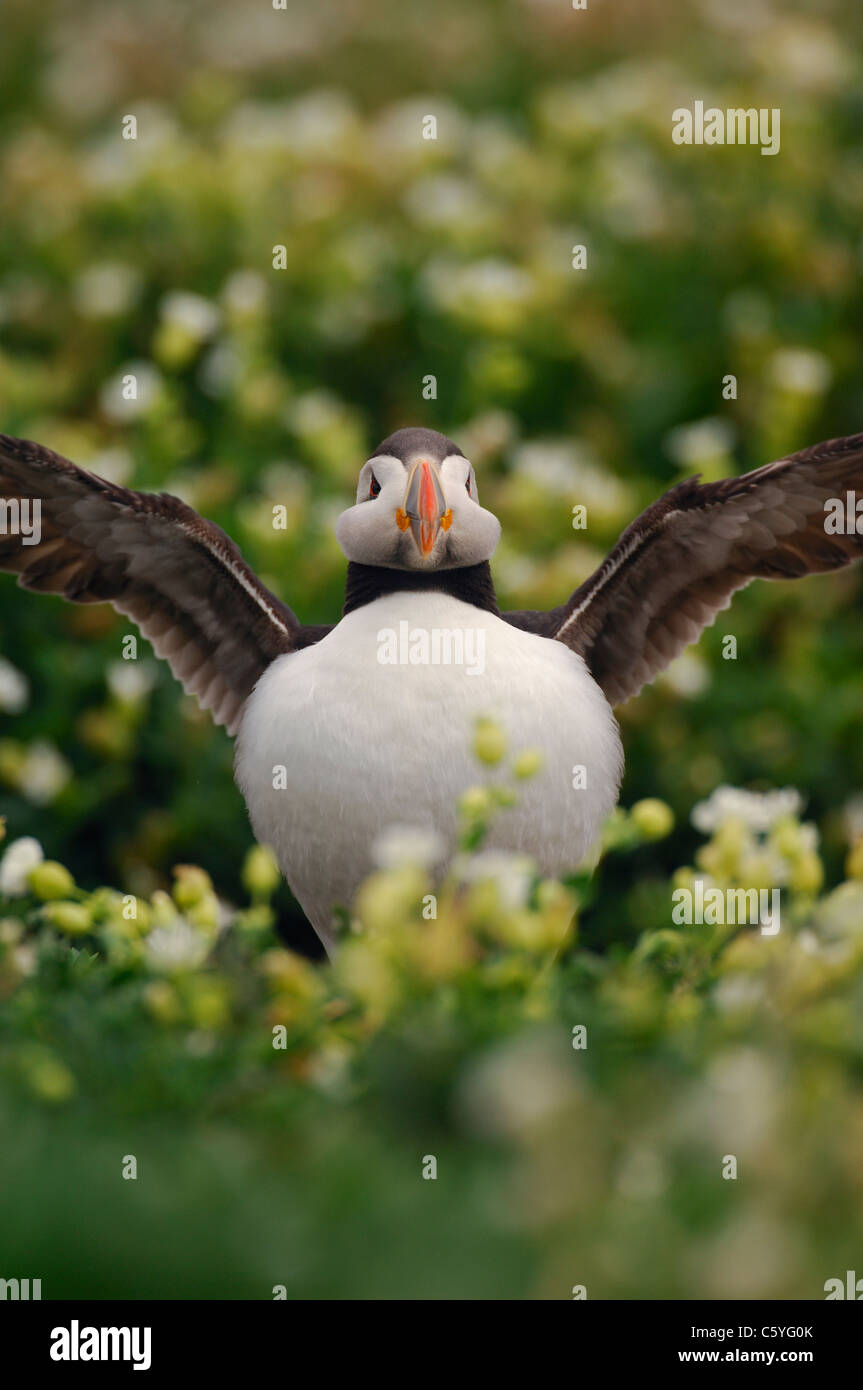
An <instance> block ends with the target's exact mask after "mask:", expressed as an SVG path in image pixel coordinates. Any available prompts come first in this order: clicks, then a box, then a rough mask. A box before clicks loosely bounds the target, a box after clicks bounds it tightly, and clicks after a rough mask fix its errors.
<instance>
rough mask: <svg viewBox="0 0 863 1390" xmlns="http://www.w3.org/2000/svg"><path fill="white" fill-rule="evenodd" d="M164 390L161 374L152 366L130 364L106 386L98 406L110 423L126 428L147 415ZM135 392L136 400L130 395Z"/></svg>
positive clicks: (103, 388)
mask: <svg viewBox="0 0 863 1390" xmlns="http://www.w3.org/2000/svg"><path fill="white" fill-rule="evenodd" d="M131 378H134V382H133V381H132V380H130V379H131ZM161 389H162V377H161V373H160V372H159V370H158V368H156V367H154V366H153V363H152V362H127V363H126V364H125V366H123V367H121V368H120V370H119V371H118V372H116V373H115V375H114V376H112V377H109V379H108V380H107V381H106V382H105V385H104V386H103V387H102V390H101V392H100V393H99V404H100V405H101V407H102V410H103V411H104V413H105V415H107V417H108V419H109V420H111V421H113V422H115V423H117V424H124V423H125V421H127V420H137V419H138V418H139V417H140V416H142V415H146V414H147V412H148V411H149V410H150V408H151V406H153V405H154V403H155V401H156V399H157V397H158V395H159V392H160V390H161ZM132 390H134V396H133V395H131V394H130V393H131V392H132Z"/></svg>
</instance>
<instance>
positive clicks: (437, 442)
mask: <svg viewBox="0 0 863 1390" xmlns="http://www.w3.org/2000/svg"><path fill="white" fill-rule="evenodd" d="M380 454H391V455H392V456H393V458H397V459H400V460H401V462H402V463H408V462H409V460H410V459H412V458H415V457H416V455H417V454H425V455H426V457H427V458H430V459H431V460H432V461H433V462H434V463H442V462H443V460H444V459H445V458H446V457H447V456H448V455H449V454H458V455H459V456H460V457H461V458H464V454H463V453H462V451H461V449H460V448H459V447H458V445H457V444H454V443H453V441H452V440H451V439H447V437H446V435H445V434H439V433H438V431H437V430H427V429H423V428H422V426H419V425H415V426H411V428H409V429H406V430H396V432H395V434H391V435H389V436H388V438H387V439H385V440H384V441H383V443H382V444H379V445H378V447H377V448H376V449H375V451H374V454H372V458H377V457H378V455H380Z"/></svg>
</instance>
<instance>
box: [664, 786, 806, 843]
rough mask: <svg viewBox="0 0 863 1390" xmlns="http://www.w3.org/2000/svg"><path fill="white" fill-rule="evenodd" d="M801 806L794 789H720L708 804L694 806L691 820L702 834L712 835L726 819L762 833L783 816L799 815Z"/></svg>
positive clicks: (708, 799) (704, 802)
mask: <svg viewBox="0 0 863 1390" xmlns="http://www.w3.org/2000/svg"><path fill="white" fill-rule="evenodd" d="M802 805H803V801H802V798H801V796H800V793H799V792H798V791H796V790H795V788H794V787H785V788H783V789H782V790H781V791H772V792H763V793H762V792H750V791H746V790H745V789H744V788H742V787H717V788H716V791H715V792H713V793H712V794H711V795H710V796H709V797H708V798H707V800H706V801H699V802H698V803H697V804H696V805H695V806H693V808H692V817H691V819H692V824H693V825H694V826H695V829H696V830H700V831H701V833H702V834H703V835H712V834H713V832H714V831H715V830H717V829H718V828H719V826H720V825H721V824H722V822H723V821H725V820H741V821H743V823H744V825H746V826H748V828H749V829H750V830H753V831H755V833H756V834H763V833H764V832H766V831H768V830H769V829H770V828H771V826H773V825H775V823H776V821H778V820H782V818H783V817H784V816H796V815H797V814H798V813H799V811H800V808H801V807H802Z"/></svg>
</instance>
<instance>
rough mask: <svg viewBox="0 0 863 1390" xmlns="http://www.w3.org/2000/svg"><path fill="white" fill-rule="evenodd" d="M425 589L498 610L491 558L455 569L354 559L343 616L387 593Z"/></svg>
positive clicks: (475, 606) (350, 569)
mask: <svg viewBox="0 0 863 1390" xmlns="http://www.w3.org/2000/svg"><path fill="white" fill-rule="evenodd" d="M416 590H425V591H426V592H428V591H431V592H435V593H441V594H451V595H452V597H453V598H458V599H461V601H462V603H472V604H473V606H474V608H484V609H485V610H486V611H487V612H488V613H499V612H500V609H499V608H498V606H497V598H496V597H495V592H494V583H493V581H492V577H491V568H490V566H489V563H488V560H483V561H482V563H481V564H479V565H466V566H464V568H462V569H452V570H429V571H424V570H396V569H385V568H384V567H383V566H379V565H358V564H356V563H355V562H354V561H353V560H351V561H350V562H349V564H348V575H347V582H346V584H345V606H344V608H343V609H342V616H343V617H344V616H345V614H347V613H352V612H353V610H354V609H355V608H362V607H363V605H364V604H366V603H373V602H374V600H375V599H376V598H383V597H384V595H385V594H400V593H406V592H411V591H416Z"/></svg>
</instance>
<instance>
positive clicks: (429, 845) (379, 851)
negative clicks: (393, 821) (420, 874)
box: [372, 825, 446, 869]
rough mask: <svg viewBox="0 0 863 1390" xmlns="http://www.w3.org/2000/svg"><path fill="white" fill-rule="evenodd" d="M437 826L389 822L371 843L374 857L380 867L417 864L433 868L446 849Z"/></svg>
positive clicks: (393, 867)
mask: <svg viewBox="0 0 863 1390" xmlns="http://www.w3.org/2000/svg"><path fill="white" fill-rule="evenodd" d="M445 848H446V847H445V845H444V842H443V840H442V839H441V837H440V835H438V833H437V831H436V830H431V829H427V828H425V827H423V826H418V825H390V826H388V827H387V828H386V830H382V831H381V833H380V835H378V837H377V839H376V840H375V842H374V844H373V846H372V858H373V859H374V861H375V863H376V864H377V866H378V868H380V869H402V868H405V867H406V866H414V867H416V868H420V869H431V868H433V867H434V865H435V864H438V863H439V862H440V860H441V859H442V858H443V856H444V853H445Z"/></svg>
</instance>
